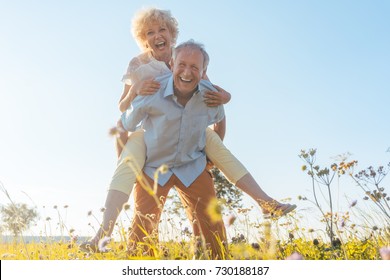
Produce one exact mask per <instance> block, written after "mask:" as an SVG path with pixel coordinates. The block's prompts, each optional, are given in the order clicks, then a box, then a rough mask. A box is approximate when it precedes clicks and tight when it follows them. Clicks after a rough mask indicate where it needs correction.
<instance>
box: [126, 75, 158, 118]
mask: <svg viewBox="0 0 390 280" xmlns="http://www.w3.org/2000/svg"><path fill="white" fill-rule="evenodd" d="M159 88H160V83H159V82H157V81H155V80H153V79H149V80H145V81H141V82H137V83H135V84H133V85H127V84H126V85H125V88H124V89H123V93H122V96H121V98H120V100H119V110H120V111H121V112H122V113H123V112H124V111H126V110H127V109H128V108H129V106H130V104H131V102H133V100H134V98H135V97H136V96H137V95H152V94H155V93H156V92H157V90H158V89H159Z"/></svg>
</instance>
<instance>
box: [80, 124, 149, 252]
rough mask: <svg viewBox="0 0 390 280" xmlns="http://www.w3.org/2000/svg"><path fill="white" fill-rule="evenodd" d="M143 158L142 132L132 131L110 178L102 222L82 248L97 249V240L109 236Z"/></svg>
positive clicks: (127, 197) (144, 154) (139, 170)
mask: <svg viewBox="0 0 390 280" xmlns="http://www.w3.org/2000/svg"><path fill="white" fill-rule="evenodd" d="M145 158H146V147H145V143H144V132H143V131H141V130H140V131H136V132H133V133H132V134H130V136H129V139H128V141H127V142H126V144H125V146H124V149H123V152H122V154H121V156H120V158H119V160H118V165H117V167H116V169H115V172H114V175H113V177H112V179H111V182H110V186H109V190H108V193H107V197H106V202H105V210H104V214H103V221H102V224H101V226H100V228H99V230H98V232H97V233H96V234H95V236H94V237H93V238H92V239H90V240H89V241H88V242H85V243H83V244H82V245H81V248H82V249H85V250H86V251H97V250H98V248H97V244H98V242H99V240H100V239H101V238H102V237H104V236H111V234H112V231H113V229H114V225H115V223H116V220H117V218H118V216H119V214H120V212H121V211H122V207H123V205H124V204H125V203H126V202H127V201H128V200H129V196H130V193H131V191H132V189H133V185H134V183H135V182H136V177H137V175H138V174H140V172H141V170H142V168H143V166H144V164H145Z"/></svg>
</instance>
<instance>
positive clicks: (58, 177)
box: [0, 0, 390, 235]
mask: <svg viewBox="0 0 390 280" xmlns="http://www.w3.org/2000/svg"><path fill="white" fill-rule="evenodd" d="M196 3H197V4H195V2H186V1H92V0H89V1H87V0H85V1H75V0H67V1H63V0H62V1H43V0H37V1H27V0H14V1H4V0H0V133H1V136H0V181H1V182H2V183H3V184H4V186H5V188H6V189H7V190H8V191H9V193H10V194H11V196H12V197H13V198H14V199H15V200H16V201H20V202H26V203H29V204H32V203H34V204H35V205H36V206H37V207H38V210H39V212H40V213H41V217H42V219H45V218H46V217H47V216H50V217H51V218H52V219H53V220H54V218H55V215H56V214H55V212H53V206H54V205H57V206H59V207H61V208H62V206H63V205H69V208H68V209H67V213H66V219H67V221H66V223H67V226H68V227H71V228H74V229H76V231H77V232H78V233H79V234H80V235H89V234H91V231H90V229H89V228H88V227H87V224H88V222H93V221H91V219H90V218H88V217H87V212H88V211H89V210H92V211H94V212H95V213H96V215H97V216H98V217H99V218H100V213H98V212H99V208H100V207H102V206H103V204H104V199H105V195H106V192H105V190H106V187H107V184H108V182H109V180H110V177H111V175H112V173H113V170H114V168H115V164H116V157H115V152H114V141H113V139H111V138H109V137H108V130H109V128H111V127H112V126H113V125H114V124H115V123H116V120H117V119H118V117H119V110H118V108H117V102H118V99H119V97H120V95H121V92H122V87H123V85H122V83H121V82H120V80H121V77H122V75H123V73H124V71H125V70H126V67H127V64H128V62H129V60H130V59H131V58H132V57H134V56H136V55H137V54H138V53H139V52H140V50H139V48H138V46H137V45H136V43H135V42H134V40H133V38H132V37H131V33H130V21H131V18H132V16H133V15H134V13H135V11H137V10H138V9H140V8H141V7H143V6H150V5H153V6H156V7H158V8H163V9H169V10H171V12H172V14H173V15H174V16H175V17H176V18H177V20H178V22H179V27H180V34H179V38H178V42H181V41H184V40H187V39H190V38H193V39H195V40H197V41H200V42H202V43H204V44H205V46H206V49H207V50H208V52H209V54H210V57H211V61H210V67H209V72H208V74H209V77H210V78H211V80H212V81H213V82H214V83H215V84H217V85H220V86H222V87H223V88H225V89H226V90H228V91H229V92H231V93H232V96H233V97H232V100H231V102H230V103H229V104H228V105H227V106H226V113H227V121H228V131H227V135H226V140H225V142H226V145H227V146H228V147H229V148H230V149H231V150H232V151H233V153H234V154H235V155H236V156H237V157H238V158H239V159H240V160H241V161H242V162H243V163H244V164H245V165H246V167H247V168H248V169H249V170H250V171H251V173H252V174H253V175H254V177H255V178H256V179H257V180H258V182H259V183H260V184H261V185H262V186H263V188H264V189H265V190H266V191H267V192H268V193H269V194H270V195H271V196H273V197H275V198H278V199H282V198H291V199H292V201H293V202H295V203H298V212H300V213H302V214H303V213H304V210H305V208H307V207H308V205H305V204H303V202H300V201H297V196H298V195H306V196H310V180H309V178H308V177H307V176H305V174H304V173H303V172H302V171H301V170H300V166H301V165H302V162H301V160H300V159H299V158H298V154H299V152H300V150H301V149H303V148H318V153H319V163H323V164H330V163H331V162H332V159H331V157H333V156H336V155H338V154H342V153H346V152H350V153H352V158H353V159H357V160H359V162H360V165H359V168H361V169H363V168H365V167H367V166H368V165H379V164H386V163H387V162H388V161H389V159H390V153H387V152H386V150H387V149H388V148H389V146H390V130H389V129H388V127H389V120H390V110H389V105H390V82H389V81H390V79H389V78H390V36H389V34H390V19H389V14H390V2H388V1H384V0H383V1H380V0H375V1H352V0H350V1H347V0H345V1H338V0H337V1H336V0H334V1H300V0H298V1H254V0H253V1H226V0H225V1H205V0H200V1H197V2H196ZM355 189H356V187H355V186H353V185H348V184H345V185H343V186H342V189H341V190H340V200H343V199H344V197H343V194H344V193H346V194H347V195H348V196H352V197H355V198H357V199H360V198H361V197H362V194H361V193H360V196H359V195H357V196H355V195H354V191H355ZM357 194H359V192H357ZM7 202H8V201H7V198H6V197H5V196H4V195H3V194H0V203H1V204H2V205H3V204H6V203H7ZM341 203H343V202H342V201H341ZM61 211H62V210H61ZM36 233H37V232H36Z"/></svg>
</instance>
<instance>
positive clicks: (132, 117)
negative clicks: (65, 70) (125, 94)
mask: <svg viewBox="0 0 390 280" xmlns="http://www.w3.org/2000/svg"><path fill="white" fill-rule="evenodd" d="M149 99H150V98H149V96H137V97H136V98H135V99H134V100H133V102H132V103H131V105H130V107H129V109H127V110H126V111H125V112H123V114H122V116H121V121H122V125H123V127H124V128H125V129H126V130H127V131H131V132H134V131H135V130H136V129H137V127H138V125H139V124H140V122H141V121H142V120H143V119H144V118H145V117H146V113H147V103H148V100H149Z"/></svg>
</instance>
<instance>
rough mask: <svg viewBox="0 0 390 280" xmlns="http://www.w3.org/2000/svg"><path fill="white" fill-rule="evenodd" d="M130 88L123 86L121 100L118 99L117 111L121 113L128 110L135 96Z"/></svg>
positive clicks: (129, 86)
mask: <svg viewBox="0 0 390 280" xmlns="http://www.w3.org/2000/svg"><path fill="white" fill-rule="evenodd" d="M131 88H132V86H131V85H127V84H125V86H124V88H123V93H122V96H121V98H120V99H119V110H120V111H121V112H122V113H123V112H124V111H126V110H127V108H129V106H130V104H131V102H132V101H133V100H134V98H135V97H136V94H135V93H134V92H132V91H131Z"/></svg>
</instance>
